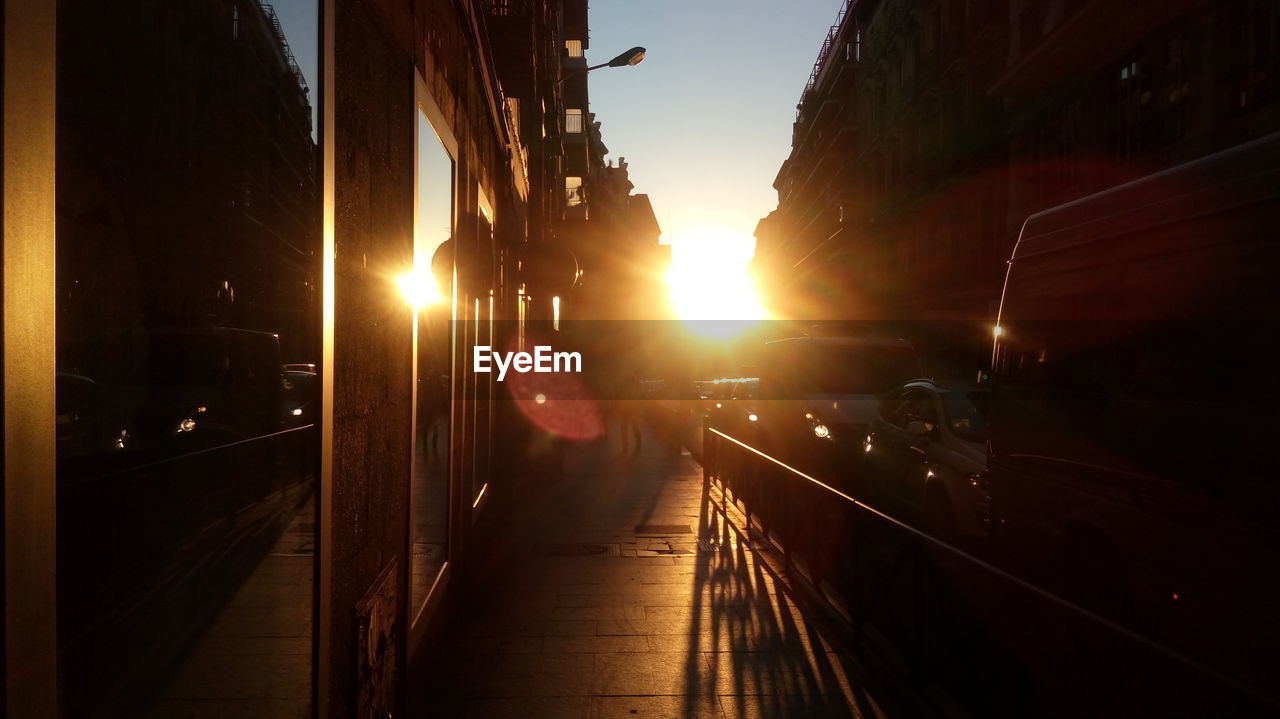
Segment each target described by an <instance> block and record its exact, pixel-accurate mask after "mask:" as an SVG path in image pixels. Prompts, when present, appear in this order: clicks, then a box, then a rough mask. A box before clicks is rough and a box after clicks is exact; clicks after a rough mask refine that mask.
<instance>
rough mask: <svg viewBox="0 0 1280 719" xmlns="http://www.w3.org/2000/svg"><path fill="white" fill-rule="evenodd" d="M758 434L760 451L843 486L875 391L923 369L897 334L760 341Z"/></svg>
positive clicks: (872, 414) (874, 411)
mask: <svg viewBox="0 0 1280 719" xmlns="http://www.w3.org/2000/svg"><path fill="white" fill-rule="evenodd" d="M758 366H759V371H760V381H759V387H758V399H757V400H756V402H755V404H756V410H755V412H754V413H753V414H755V415H756V416H757V417H756V419H754V420H751V421H752V422H753V423H758V425H757V426H758V430H757V437H758V442H759V443H760V445H761V446H762V447H763V448H764V449H765V451H766V452H768V453H770V454H772V455H773V456H775V457H777V458H779V459H781V460H782V461H785V462H788V463H790V464H792V465H793V466H795V467H797V468H799V469H802V470H804V471H806V472H810V473H813V474H814V475H815V476H817V477H818V478H819V479H822V480H823V481H827V482H829V483H831V484H833V485H839V486H847V485H848V483H849V481H850V479H851V477H852V472H853V470H854V469H855V468H856V466H857V464H858V463H859V462H858V456H859V454H860V453H861V452H862V441H863V439H864V438H865V437H866V436H867V430H868V429H869V428H870V425H871V422H872V421H873V420H874V419H875V418H876V417H877V416H878V414H879V402H880V396H881V395H883V394H884V393H885V392H888V391H889V390H891V389H893V388H894V387H897V386H899V385H901V384H902V383H903V382H905V381H907V380H909V379H911V378H912V377H919V376H921V375H922V374H923V372H921V370H920V363H919V361H918V360H917V359H916V353H915V350H914V349H912V347H911V344H910V343H908V342H906V341H905V340H901V339H878V338H862V337H794V338H789V339H782V340H775V341H772V342H768V343H766V344H765V345H764V348H763V353H762V355H761V358H760V362H759V365H758Z"/></svg>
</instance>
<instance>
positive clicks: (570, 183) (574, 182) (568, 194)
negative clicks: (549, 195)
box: [564, 177, 586, 207]
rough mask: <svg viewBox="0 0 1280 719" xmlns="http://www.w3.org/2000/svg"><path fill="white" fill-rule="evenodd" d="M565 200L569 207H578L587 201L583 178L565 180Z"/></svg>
mask: <svg viewBox="0 0 1280 719" xmlns="http://www.w3.org/2000/svg"><path fill="white" fill-rule="evenodd" d="M564 199H565V202H567V203H568V204H569V207H577V206H579V205H581V204H582V203H583V202H584V201H585V200H586V198H585V197H583V192H582V178H581V177H566V178H564Z"/></svg>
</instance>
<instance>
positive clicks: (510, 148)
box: [0, 0, 656, 717]
mask: <svg viewBox="0 0 1280 719" xmlns="http://www.w3.org/2000/svg"><path fill="white" fill-rule="evenodd" d="M586 11H587V5H586V2H585V0H466V1H464V2H455V1H453V0H413V1H412V2H401V3H390V2H384V1H382V0H316V1H315V2H314V3H313V4H311V5H309V6H308V5H307V4H306V3H300V2H296V3H288V4H286V3H278V4H277V5H276V6H274V7H273V6H272V4H271V3H268V2H266V0H191V1H190V2H182V3H172V2H161V1H160V0H137V1H136V2H132V3H128V4H127V7H126V8H121V7H119V6H111V7H107V6H105V5H94V4H91V3H89V4H86V3H62V4H61V6H60V7H59V6H55V4H54V3H49V2H45V1H44V0H41V1H38V2H37V1H35V0H9V1H8V2H6V3H5V21H4V23H3V38H4V47H5V60H4V66H3V72H4V75H5V83H4V88H5V89H4V95H3V106H2V109H3V118H4V120H3V122H4V138H5V140H4V145H3V148H4V160H5V162H4V176H3V183H2V186H3V206H4V209H5V212H4V219H3V245H2V251H3V263H2V264H3V267H4V292H3V324H2V326H3V333H4V334H3V343H2V345H0V347H2V351H3V360H4V367H5V371H4V375H3V376H4V380H3V398H4V419H3V422H4V430H5V431H4V436H5V440H4V441H5V444H4V450H3V454H2V455H0V456H2V461H3V478H4V479H3V482H4V502H3V512H4V517H3V533H4V534H3V567H4V583H3V587H2V588H0V591H2V599H3V601H2V602H0V606H3V612H4V619H5V622H4V633H3V636H4V662H3V665H4V667H5V679H6V683H5V691H4V693H3V702H4V703H5V713H6V715H7V716H15V717H17V716H41V715H50V714H60V715H63V716H92V717H108V716H131V717H132V716H175V715H185V714H188V713H201V712H206V713H207V712H214V713H219V714H221V713H225V712H227V711H231V712H237V711H238V712H242V713H245V714H262V715H268V714H271V715H288V716H317V717H344V716H357V715H358V716H388V715H391V714H392V713H395V714H400V713H401V712H402V711H403V710H404V709H405V707H407V706H410V707H411V706H412V705H413V701H414V697H413V696H412V695H411V693H410V692H409V691H408V689H409V687H410V686H411V683H410V682H409V681H408V677H409V676H411V674H412V673H413V672H421V671H425V670H426V668H427V667H429V666H430V664H431V661H432V659H433V657H434V656H435V654H436V652H437V650H438V649H439V647H438V643H437V642H436V639H438V637H439V633H440V631H441V629H442V628H443V627H444V626H445V625H446V623H447V620H448V619H449V618H450V617H451V616H453V615H454V612H455V610H456V603H457V601H458V597H459V596H461V595H460V592H461V591H462V590H463V589H466V588H467V587H468V585H469V583H471V582H474V581H475V579H476V576H477V569H478V567H480V566H481V565H482V563H483V561H484V559H485V558H486V557H487V556H488V555H489V554H490V550H491V549H492V548H491V547H489V546H488V545H487V542H488V541H489V539H490V537H491V536H492V532H493V529H494V527H496V526H498V525H500V524H501V523H502V522H503V521H504V520H503V517H504V513H505V512H506V511H507V510H508V509H509V508H510V507H512V506H516V505H518V504H520V503H521V502H527V501H528V500H529V498H530V497H531V496H532V495H531V493H534V492H536V491H537V488H538V487H539V486H540V483H539V482H538V481H537V480H538V479H540V478H545V473H548V472H554V471H555V467H556V461H557V456H556V446H557V435H556V434H555V432H554V431H552V430H550V429H548V425H547V423H546V422H545V421H544V419H545V418H543V417H541V416H540V415H538V414H537V412H536V411H534V412H533V413H532V414H530V413H527V412H521V411H517V410H516V409H514V407H515V405H516V404H517V403H515V402H509V401H503V400H505V399H507V397H506V396H505V395H503V394H501V392H502V391H503V390H500V389H499V388H497V387H496V386H495V384H494V383H493V381H492V375H486V374H483V373H477V372H475V371H474V370H473V368H472V367H471V365H470V363H469V357H470V352H471V349H472V348H473V347H474V346H476V345H482V344H488V345H491V346H498V347H502V346H513V345H515V346H519V345H520V344H522V343H524V344H526V345H527V344H528V340H529V339H530V335H531V334H532V332H533V330H534V328H535V327H541V326H542V324H549V323H542V324H540V322H539V321H540V320H542V319H553V318H554V317H555V316H556V315H557V313H558V312H559V311H560V308H561V306H562V305H563V306H564V308H565V309H566V311H569V309H570V308H572V307H573V306H574V302H575V296H574V294H573V292H574V289H573V285H574V284H575V283H576V282H577V280H578V276H579V272H578V269H577V265H576V261H575V259H574V257H573V254H572V251H571V248H570V247H569V242H568V240H566V239H565V229H564V227H565V226H564V222H565V216H566V213H569V214H570V215H571V216H572V215H573V214H574V213H575V212H576V213H578V214H580V215H582V216H583V217H584V218H585V216H586V210H576V209H574V208H575V207H576V206H575V205H574V204H573V202H571V198H570V197H569V196H568V193H567V191H566V188H567V187H569V186H570V185H571V184H572V183H570V184H566V177H575V176H577V177H589V176H591V175H590V173H589V172H586V171H584V170H583V168H586V167H589V166H590V164H589V162H588V161H589V160H590V156H589V155H587V160H584V159H583V157H584V153H587V152H588V150H589V148H591V147H592V146H593V145H592V144H591V141H590V140H589V139H588V138H589V137H590V136H591V135H590V133H588V132H583V131H582V130H583V129H585V128H584V127H583V126H581V125H574V124H573V123H574V122H575V121H574V120H573V113H571V112H569V110H573V109H580V110H582V112H583V115H582V116H581V117H580V121H581V122H584V123H585V122H589V115H586V114H585V113H586V112H587V106H586V104H585V95H582V94H580V93H585V76H583V75H582V74H581V73H576V74H575V72H574V71H575V70H576V69H577V68H578V66H580V65H581V59H580V57H574V55H575V52H576V46H575V43H577V44H578V45H581V46H582V47H585V43H586V40H587V14H586ZM577 54H578V55H580V53H577ZM575 63H576V64H575ZM575 93H577V94H575ZM566 103H571V104H566ZM573 103H576V104H573ZM596 142H598V139H597V140H596ZM601 146H602V145H601ZM583 163H587V164H583ZM571 171H572V172H578V173H579V174H578V175H573V174H570V173H571ZM629 202H630V201H629ZM627 207H631V205H630V204H628V205H627ZM635 207H636V208H640V209H643V207H647V203H646V202H642V201H640V200H636V201H635ZM641 214H642V215H643V213H641ZM648 217H649V218H650V219H651V218H652V213H651V211H650V212H649V214H648ZM648 231H650V235H652V237H651V239H652V240H653V241H654V242H655V243H656V224H654V225H653V227H651V228H648ZM406 299H407V300H409V301H408V302H406ZM544 331H554V330H544ZM212 697H217V698H218V699H217V700H216V701H215V700H214V699H212ZM219 702H221V703H219Z"/></svg>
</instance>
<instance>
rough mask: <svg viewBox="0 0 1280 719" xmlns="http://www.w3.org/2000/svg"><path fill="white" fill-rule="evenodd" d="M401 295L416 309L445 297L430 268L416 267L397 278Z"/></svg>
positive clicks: (435, 302)
mask: <svg viewBox="0 0 1280 719" xmlns="http://www.w3.org/2000/svg"><path fill="white" fill-rule="evenodd" d="M396 285H397V286H398V287H399V288H400V296H401V297H403V298H404V301H405V302H408V303H409V306H410V307H412V308H414V309H422V308H423V307H428V306H430V305H434V304H437V303H439V302H440V301H442V300H443V299H444V297H443V296H441V294H440V290H439V288H437V287H436V281H435V278H434V277H432V276H431V271H430V270H429V269H425V268H421V267H415V268H414V269H412V270H410V271H409V272H406V273H405V274H403V275H400V276H399V277H397V278H396Z"/></svg>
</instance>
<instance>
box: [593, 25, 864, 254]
mask: <svg viewBox="0 0 1280 719" xmlns="http://www.w3.org/2000/svg"><path fill="white" fill-rule="evenodd" d="M842 4H843V0H591V4H590V27H591V39H590V47H589V49H588V50H587V53H586V54H587V60H588V61H589V62H590V64H598V63H601V62H607V61H608V60H609V59H610V58H612V57H613V56H614V55H617V54H618V53H620V52H622V51H623V50H626V49H627V48H630V47H633V46H635V45H640V46H643V47H645V48H646V49H647V50H648V53H647V55H646V57H645V60H644V62H642V63H641V64H640V65H637V66H635V67H628V68H602V69H600V70H595V71H593V72H592V73H591V80H590V92H591V111H592V112H594V113H595V114H596V120H598V121H600V122H601V123H602V124H601V133H602V137H603V139H604V143H605V145H607V146H608V147H609V150H610V152H609V155H608V158H609V159H612V160H614V161H615V163H616V161H617V159H618V158H619V157H625V158H626V159H627V163H628V165H629V168H630V172H631V181H632V183H634V184H635V192H637V193H648V194H649V196H650V199H651V200H652V202H653V207H654V211H655V212H656V213H657V215H658V223H659V224H660V225H661V226H662V231H663V241H664V242H670V243H672V244H673V245H674V247H673V248H672V252H673V255H677V256H678V255H680V254H682V253H684V254H688V253H690V252H696V253H698V254H700V255H707V254H711V255H716V256H720V257H724V258H726V259H729V260H731V261H734V262H735V263H737V262H745V261H746V260H749V259H750V256H751V252H752V250H753V248H754V239H753V238H752V234H751V233H752V232H753V231H754V230H755V225H756V222H757V221H759V219H760V218H761V217H764V216H765V215H767V214H768V213H769V212H770V211H771V210H773V209H774V208H775V207H776V206H777V193H776V192H775V191H774V190H773V178H774V177H775V176H776V175H777V173H778V168H779V167H781V165H782V161H783V160H785V159H786V157H787V155H788V154H789V153H790V150H791V123H792V122H793V121H794V120H795V108H796V103H797V102H798V101H799V99H800V94H801V92H802V91H803V90H804V84H805V82H806V81H807V80H808V78H809V72H810V71H811V70H812V69H813V63H814V60H815V59H817V55H818V51H819V49H820V48H821V46H822V41H823V40H824V39H825V37H826V34H827V30H828V29H829V28H830V26H831V25H832V23H833V22H834V21H835V18H836V13H837V11H838V10H839V9H840V6H841V5H842ZM677 259H678V257H677Z"/></svg>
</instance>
